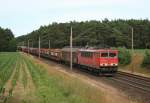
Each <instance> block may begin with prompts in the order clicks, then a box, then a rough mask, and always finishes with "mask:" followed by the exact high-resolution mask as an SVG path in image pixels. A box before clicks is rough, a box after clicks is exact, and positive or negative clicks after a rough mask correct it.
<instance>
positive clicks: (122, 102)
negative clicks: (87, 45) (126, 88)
mask: <svg viewBox="0 0 150 103" xmlns="http://www.w3.org/2000/svg"><path fill="white" fill-rule="evenodd" d="M32 58H34V57H32ZM35 61H36V62H37V63H38V64H42V65H43V66H45V67H46V68H47V70H48V71H49V72H52V71H54V72H58V71H59V72H61V73H64V74H65V75H67V76H68V78H70V77H73V78H77V79H79V80H81V81H83V82H85V83H87V84H88V85H91V86H93V87H95V88H98V89H99V90H100V92H103V95H104V103H138V102H137V101H132V100H131V99H130V98H129V97H128V96H126V95H125V94H124V93H122V92H120V91H119V90H118V89H116V88H114V87H112V86H110V85H106V84H104V83H102V82H98V81H96V80H94V79H91V78H89V77H88V76H86V75H82V74H79V73H76V72H72V71H69V69H66V68H67V67H65V68H64V67H63V66H61V65H58V64H57V63H52V62H50V61H49V62H47V61H46V60H44V59H40V60H39V59H37V58H36V57H35Z"/></svg>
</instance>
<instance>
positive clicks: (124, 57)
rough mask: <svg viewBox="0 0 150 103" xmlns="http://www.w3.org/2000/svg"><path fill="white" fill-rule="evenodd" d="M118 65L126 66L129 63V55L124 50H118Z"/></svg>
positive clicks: (127, 51)
mask: <svg viewBox="0 0 150 103" xmlns="http://www.w3.org/2000/svg"><path fill="white" fill-rule="evenodd" d="M118 50H119V55H118V57H119V64H121V65H128V64H130V63H131V53H130V52H129V50H127V49H125V48H119V49H118Z"/></svg>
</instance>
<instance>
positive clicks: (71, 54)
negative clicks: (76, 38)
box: [70, 27, 72, 70]
mask: <svg viewBox="0 0 150 103" xmlns="http://www.w3.org/2000/svg"><path fill="white" fill-rule="evenodd" d="M70 69H71V70H72V27H71V34H70Z"/></svg>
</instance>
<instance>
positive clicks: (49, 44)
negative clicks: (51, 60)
mask: <svg viewBox="0 0 150 103" xmlns="http://www.w3.org/2000/svg"><path fill="white" fill-rule="evenodd" d="M48 47H49V49H50V48H51V41H50V40H49V43H48Z"/></svg>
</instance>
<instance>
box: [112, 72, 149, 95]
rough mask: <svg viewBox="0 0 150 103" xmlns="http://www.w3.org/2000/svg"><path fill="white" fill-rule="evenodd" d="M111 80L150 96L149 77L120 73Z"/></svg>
mask: <svg viewBox="0 0 150 103" xmlns="http://www.w3.org/2000/svg"><path fill="white" fill-rule="evenodd" d="M111 79H112V80H114V81H117V82H120V83H122V84H125V85H126V86H131V87H133V88H135V89H138V90H142V91H144V92H147V93H149V94H150V78H148V77H143V76H139V75H135V74H131V73H126V72H121V71H118V73H117V74H116V76H115V77H113V78H111Z"/></svg>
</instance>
